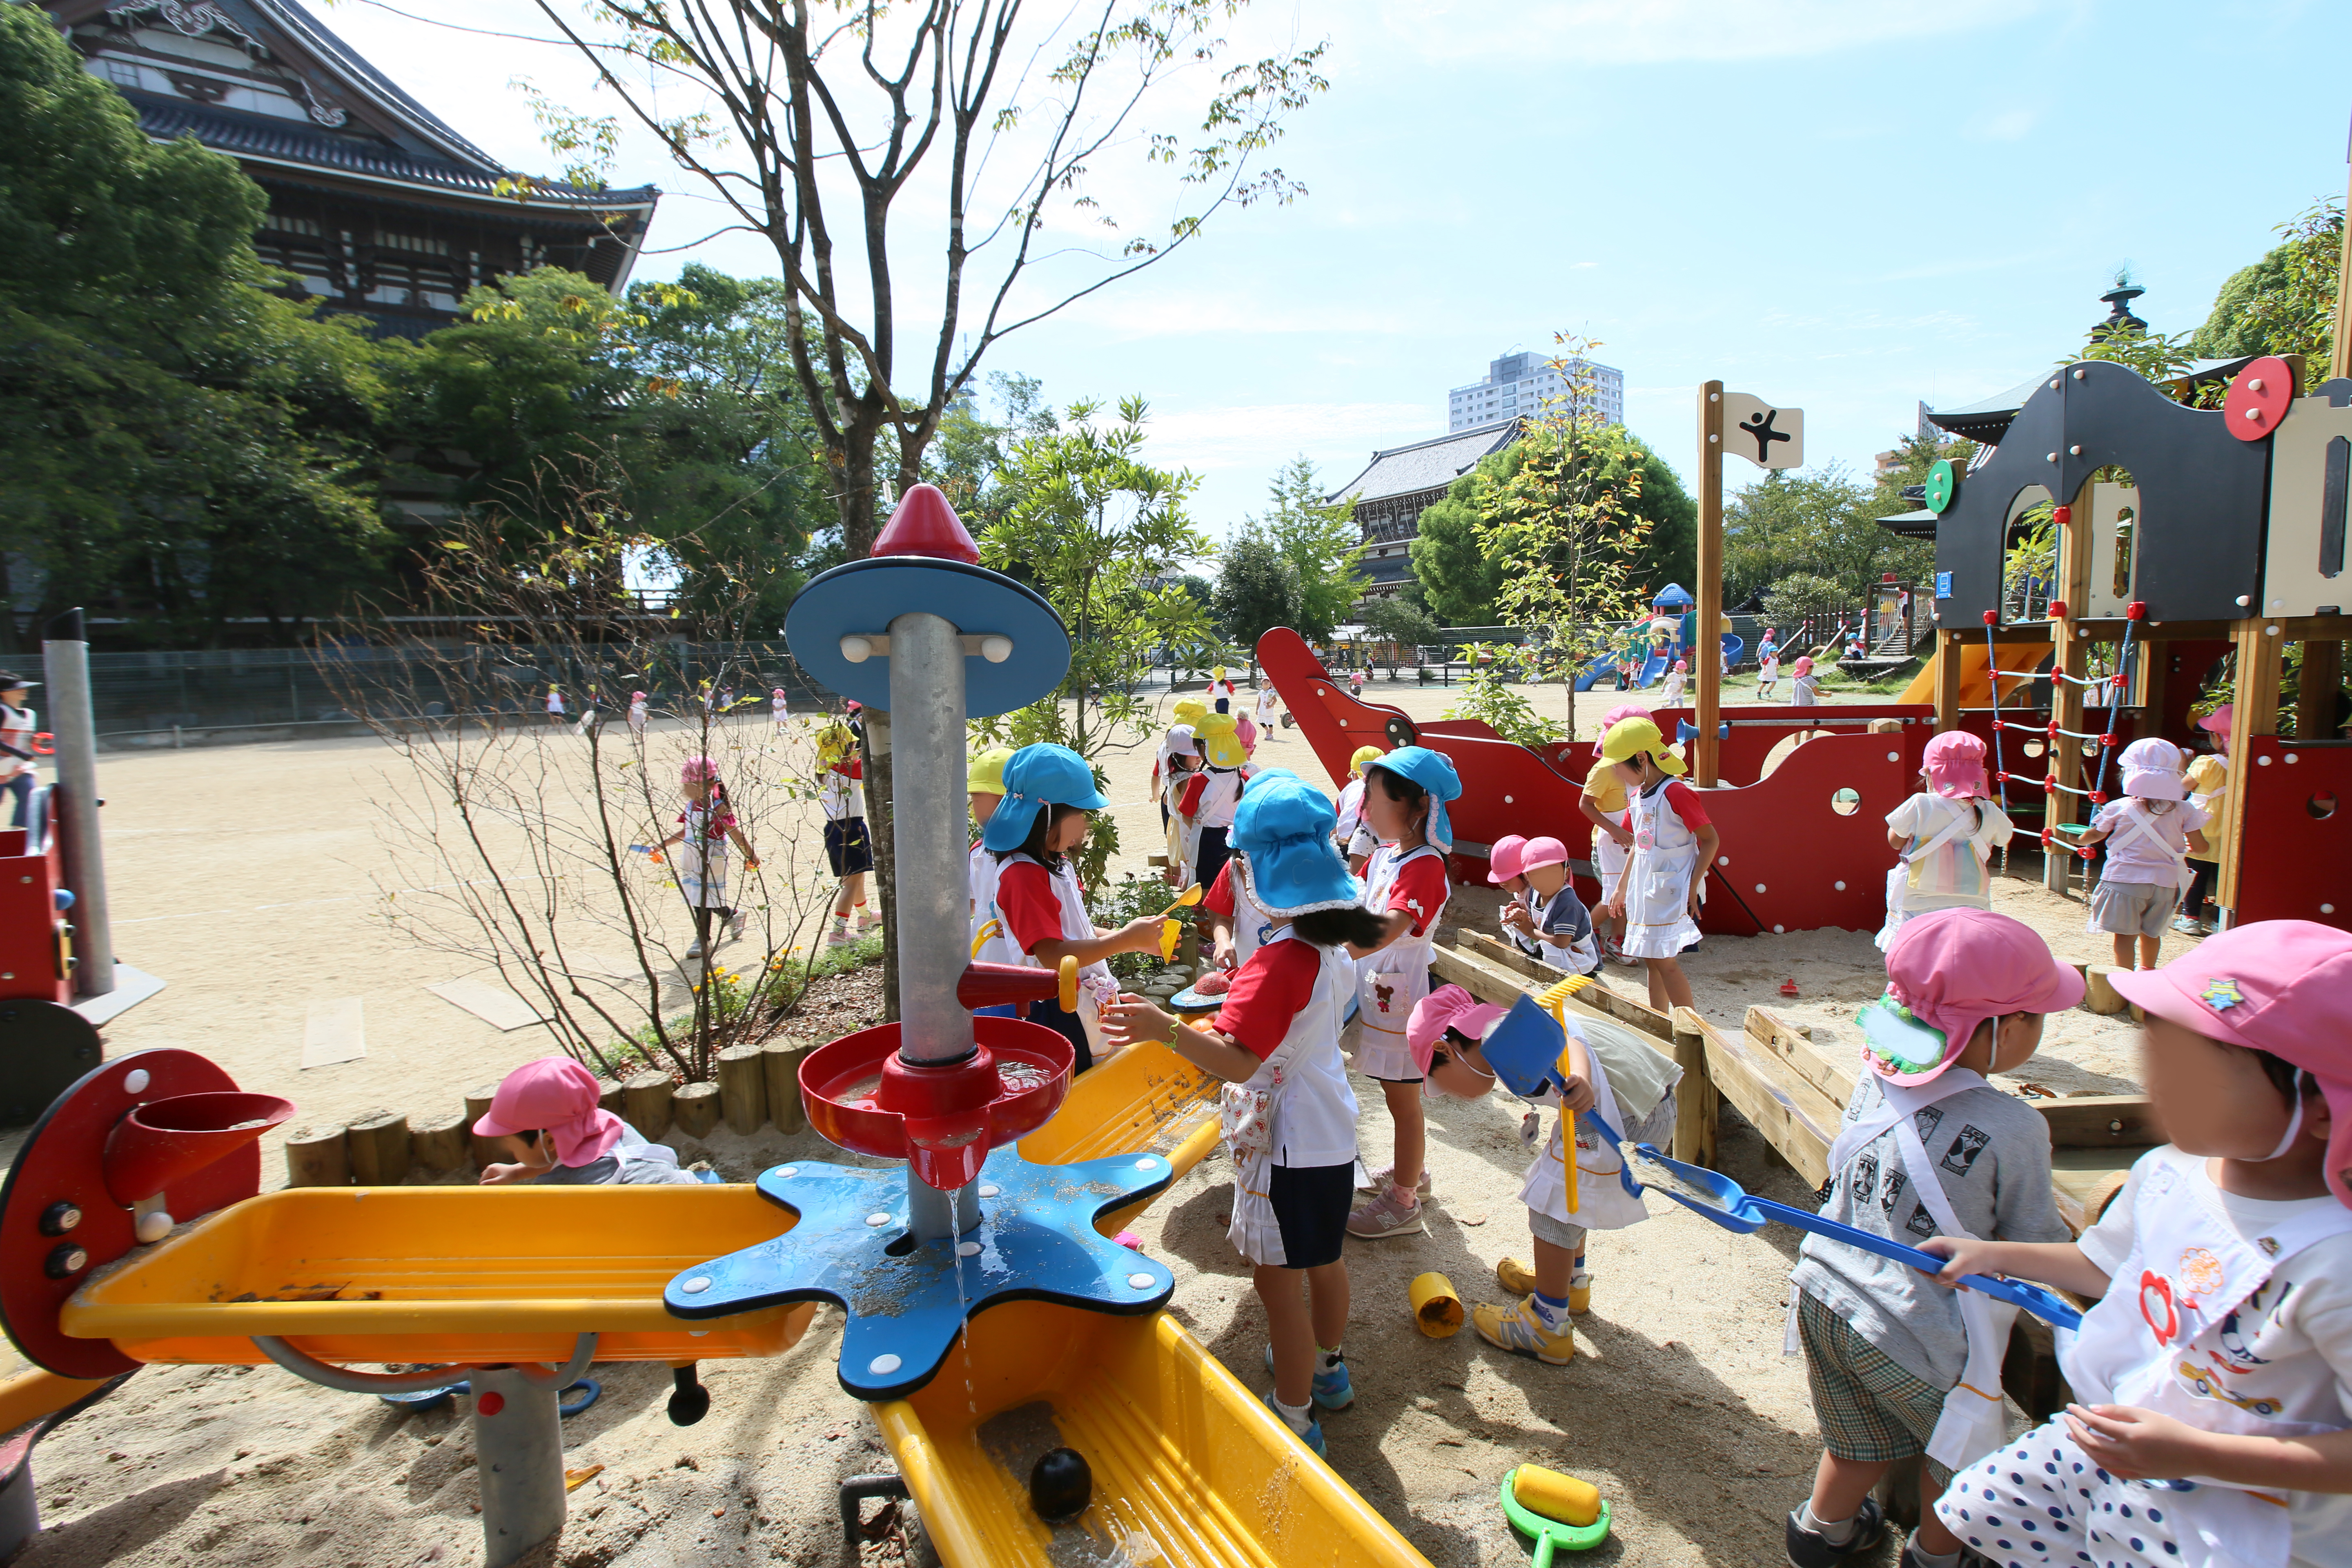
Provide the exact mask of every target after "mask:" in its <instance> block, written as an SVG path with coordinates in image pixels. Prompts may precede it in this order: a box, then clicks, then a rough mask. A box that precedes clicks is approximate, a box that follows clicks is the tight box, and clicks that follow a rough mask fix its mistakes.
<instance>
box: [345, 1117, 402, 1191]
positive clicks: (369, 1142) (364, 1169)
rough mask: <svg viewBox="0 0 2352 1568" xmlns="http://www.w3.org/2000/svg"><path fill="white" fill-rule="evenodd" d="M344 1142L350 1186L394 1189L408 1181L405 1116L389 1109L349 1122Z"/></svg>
mask: <svg viewBox="0 0 2352 1568" xmlns="http://www.w3.org/2000/svg"><path fill="white" fill-rule="evenodd" d="M345 1142H346V1145H347V1146H348V1148H349V1149H350V1152H351V1161H352V1185H353V1186H360V1187H395V1186H398V1185H399V1184H401V1183H402V1182H404V1181H405V1180H407V1178H408V1118H407V1117H405V1116H401V1115H398V1114H396V1113H394V1112H393V1111H389V1110H379V1111H377V1112H375V1114H373V1116H362V1117H361V1118H360V1119H359V1120H358V1121H354V1122H352V1125H351V1129H350V1131H349V1133H348V1134H347V1136H346V1139H345Z"/></svg>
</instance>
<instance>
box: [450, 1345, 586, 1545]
mask: <svg viewBox="0 0 2352 1568" xmlns="http://www.w3.org/2000/svg"><path fill="white" fill-rule="evenodd" d="M467 1381H468V1382H470V1383H471V1384H472V1385H473V1393H474V1468H475V1472H476V1474H477V1475H478V1477H479V1478H480V1481H481V1489H482V1562H483V1564H484V1568H507V1564H509V1563H517V1562H520V1560H521V1559H522V1558H523V1557H524V1556H525V1555H526V1554H527V1553H528V1552H530V1549H531V1548H532V1547H534V1546H537V1545H538V1544H539V1543H540V1542H543V1541H545V1540H547V1539H548V1538H549V1537H550V1536H551V1535H553V1534H555V1532H556V1531H560V1530H562V1528H563V1419H562V1416H561V1415H559V1414H558V1413H557V1410H556V1402H557V1400H558V1399H560V1398H561V1397H562V1394H561V1393H560V1391H559V1390H557V1389H554V1388H550V1387H546V1386H542V1385H541V1384H536V1383H534V1382H533V1381H532V1380H531V1379H530V1378H529V1377H527V1376H526V1375H525V1374H524V1373H523V1371H522V1369H520V1368H519V1367H511V1366H486V1367H478V1368H477V1369H475V1370H474V1371H473V1372H471V1373H468V1374H467Z"/></svg>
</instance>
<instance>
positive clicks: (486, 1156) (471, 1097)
mask: <svg viewBox="0 0 2352 1568" xmlns="http://www.w3.org/2000/svg"><path fill="white" fill-rule="evenodd" d="M498 1092H499V1086H498V1085H497V1084H494V1083H485V1084H480V1085H478V1086H476V1087H475V1088H472V1089H467V1091H466V1148H467V1152H470V1153H471V1154H472V1155H473V1156H474V1169H476V1170H478V1171H487V1170H488V1169H489V1168H490V1167H491V1166H492V1165H494V1164H498V1163H502V1162H504V1155H503V1154H502V1153H501V1152H499V1146H498V1145H497V1144H495V1143H493V1142H490V1141H489V1140H488V1139H487V1138H485V1137H483V1136H482V1135H481V1134H480V1133H478V1132H476V1131H474V1123H475V1122H477V1121H480V1120H481V1119H482V1118H483V1117H485V1116H488V1114H489V1113H490V1101H491V1100H495V1099H497V1098H498ZM508 1163H510V1162H508Z"/></svg>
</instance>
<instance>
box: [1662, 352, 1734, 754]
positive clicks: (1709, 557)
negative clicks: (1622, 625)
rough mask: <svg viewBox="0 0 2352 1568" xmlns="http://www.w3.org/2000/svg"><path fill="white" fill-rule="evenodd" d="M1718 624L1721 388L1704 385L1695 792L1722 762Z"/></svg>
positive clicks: (1694, 658) (1694, 650)
mask: <svg viewBox="0 0 2352 1568" xmlns="http://www.w3.org/2000/svg"><path fill="white" fill-rule="evenodd" d="M1722 619H1723V383H1721V382H1719V381H1710V382H1708V383H1707V384H1706V385H1704V386H1702V387H1700V388H1699V395H1698V610H1697V616H1696V623H1695V624H1696V627H1697V630H1696V633H1695V634H1694V635H1693V637H1692V639H1691V640H1692V647H1691V649H1690V658H1691V673H1692V674H1693V675H1695V676H1696V677H1697V678H1698V703H1697V708H1698V713H1697V723H1698V739H1697V741H1696V742H1695V743H1694V745H1693V746H1692V749H1691V762H1692V768H1691V771H1692V773H1694V774H1696V784H1698V787H1699V788H1701V789H1710V788H1713V787H1714V785H1715V782H1716V779H1717V775H1718V770H1719V768H1720V766H1721V763H1722V759H1723V740H1722V737H1721V735H1720V734H1719V733H1718V731H1719V730H1720V729H1721V727H1722V716H1723V653H1722V634H1721V633H1720V632H1718V631H1717V629H1716V626H1717V623H1718V622H1720V621H1721V620H1722ZM1702 647H1704V648H1705V649H1706V652H1705V654H1704V656H1702V654H1701V651H1700V650H1701V648H1702ZM1673 738H1674V737H1672V736H1671V735H1670V736H1668V737H1667V739H1668V740H1672V739H1673Z"/></svg>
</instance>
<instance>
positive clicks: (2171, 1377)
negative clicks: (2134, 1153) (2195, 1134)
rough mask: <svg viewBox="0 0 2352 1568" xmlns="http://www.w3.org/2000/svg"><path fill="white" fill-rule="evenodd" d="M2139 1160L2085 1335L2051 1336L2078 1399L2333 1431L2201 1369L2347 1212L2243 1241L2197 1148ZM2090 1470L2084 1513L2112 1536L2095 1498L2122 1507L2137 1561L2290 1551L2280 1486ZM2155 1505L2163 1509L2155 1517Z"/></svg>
mask: <svg viewBox="0 0 2352 1568" xmlns="http://www.w3.org/2000/svg"><path fill="white" fill-rule="evenodd" d="M2147 1160H2148V1161H2149V1162H2150V1168H2149V1169H2148V1171H2147V1173H2145V1174H2144V1175H2143V1176H2142V1177H2141V1180H2140V1184H2139V1194H2138V1196H2137V1199H2136V1200H2135V1201H2134V1203H2133V1205H2132V1250H2131V1252H2130V1254H2129V1256H2127V1257H2126V1258H2125V1259H2124V1260H2123V1262H2122V1264H2121V1265H2120V1266H2118V1267H2117V1268H2116V1271H2115V1274H2114V1276H2113V1283H2111V1284H2110V1285H2109V1286H2108V1288H2107V1293H2106V1295H2105V1297H2103V1298H2102V1299H2101V1300H2099V1302H2098V1303H2097V1305H2095V1306H2094V1307H2093V1308H2092V1309H2091V1310H2090V1311H2089V1312H2088V1313H2086V1314H2084V1319H2083V1326H2082V1328H2081V1330H2080V1331H2077V1332H2075V1333H2073V1334H2061V1335H2060V1336H2059V1340H2058V1363H2059V1366H2060V1367H2061V1368H2062V1369H2063V1371H2064V1372H2065V1373H2066V1380H2067V1382H2068V1383H2070V1384H2073V1385H2074V1397H2075V1400H2076V1401H2077V1402H2078V1403H2080V1404H2084V1405H2134V1406H2137V1408H2139V1409H2142V1410H2154V1411H2157V1412H2158V1413H2160V1414H2162V1415H2169V1416H2172V1417H2173V1418H2174V1419H2176V1420H2179V1421H2183V1422H2186V1423H2187V1424H2189V1426H2195V1427H2198V1428H2200V1430H2202V1431H2207V1432H2223V1433H2230V1434H2233V1435H2240V1436H2258V1437H2299V1436H2310V1435H2312V1434H2314V1433H2318V1432H2325V1431H2329V1430H2331V1429H2332V1428H2329V1427H2326V1426H2318V1425H2315V1424H2314V1423H2311V1422H2305V1421H2282V1420H2278V1419H2274V1418H2273V1416H2272V1415H2267V1414H2265V1413H2264V1405H2265V1402H2264V1401H2262V1400H2246V1401H2242V1402H2239V1401H2233V1400H2231V1398H2230V1397H2229V1396H2228V1394H2229V1391H2228V1389H2227V1388H2226V1386H2223V1384H2222V1379H2221V1377H2220V1376H2218V1375H2216V1374H2215V1373H2213V1372H2212V1371H2210V1370H2209V1369H2210V1368H2212V1367H2215V1366H2221V1367H2223V1368H2226V1367H2227V1365H2228V1364H2229V1363H2228V1358H2227V1354H2226V1351H2227V1347H2226V1345H2225V1343H2224V1339H2225V1336H2230V1335H2233V1334H2234V1332H2235V1331H2236V1328H2237V1321H2236V1317H2235V1314H2236V1311H2237V1309H2238V1307H2239V1306H2240V1305H2241V1304H2242V1302H2244V1301H2245V1300H2246V1299H2247V1298H2248V1297H2250V1296H2252V1295H2253V1294H2254V1293H2255V1292H2256V1291H2257V1290H2260V1289H2262V1288H2263V1285H2265V1284H2266V1283H2268V1282H2269V1280H2270V1278H2271V1276H2272V1275H2273V1273H2274V1272H2275V1271H2276V1270H2277V1269H2278V1268H2279V1266H2280V1265H2282V1264H2284V1262H2286V1260H2287V1259H2288V1258H2293V1257H2294V1255H2295V1254H2297V1253H2299V1252H2301V1251H2303V1250H2304V1249H2305V1247H2309V1246H2311V1245H2312V1244H2313V1243H2315V1242H2317V1241H2322V1240H2325V1239H2326V1238H2327V1237H2333V1236H2341V1235H2343V1234H2345V1233H2346V1232H2347V1231H2352V1210H2347V1209H2346V1208H2344V1207H2343V1206H2342V1205H2337V1204H2330V1205H2326V1207H2325V1208H2318V1207H2315V1208H2314V1209H2313V1210H2312V1211H2311V1212H2310V1213H2308V1214H2306V1215H2297V1216H2295V1217H2294V1218H2292V1219H2287V1220H2284V1221H2281V1222H2280V1223H2278V1224H2276V1225H2273V1226H2270V1227H2269V1228H2268V1230H2267V1231H2266V1233H2265V1234H2264V1235H2263V1237H2260V1238H2259V1241H2258V1242H2249V1241H2247V1240H2246V1239H2245V1238H2244V1237H2241V1236H2240V1235H2239V1234H2238V1232H2237V1229H2236V1227H2235V1226H2232V1225H2231V1223H2230V1219H2229V1216H2228V1215H2225V1214H2224V1213H2223V1212H2222V1211H2221V1206H2220V1204H2219V1202H2218V1201H2217V1194H2215V1193H2214V1192H2213V1190H2212V1186H2211V1184H2210V1183H2209V1182H2206V1181H2204V1180H2201V1179H2200V1177H2199V1173H2198V1171H2197V1166H2198V1165H2199V1164H2200V1163H2201V1162H2200V1158H2199V1157H2198V1156H2196V1155H2193V1154H2184V1153H2182V1152H2180V1151H2179V1150H2178V1149H2174V1148H2171V1147H2165V1148H2161V1149H2158V1150H2156V1151H2155V1152H2152V1153H2150V1154H2148V1155H2147ZM2063 1430H2064V1429H2063V1427H2061V1428H2059V1429H2058V1431H2059V1433H2060V1434H2061V1435H2063ZM2037 1436H2039V1435H2038V1434H2037ZM2067 1447H2074V1445H2073V1444H2072V1443H2071V1442H2068V1443H2067ZM2078 1451H2079V1450H2078ZM2096 1477H2097V1471H2096V1469H2095V1468H2091V1467H2089V1466H2088V1465H2087V1464H2086V1467H2085V1468H2084V1471H2083V1474H2082V1477H2081V1478H2080V1479H2079V1480H2078V1483H2077V1484H2078V1485H2082V1486H2087V1487H2089V1488H2090V1490H2091V1497H2090V1499H2089V1500H2088V1501H2087V1503H2085V1504H2084V1509H2085V1511H2087V1510H2088V1509H2090V1508H2098V1509H2099V1510H2100V1512H2099V1518H2098V1520H2096V1521H2095V1522H2096V1523H2097V1524H2098V1525H2099V1527H2100V1528H2101V1529H2102V1530H2103V1531H2105V1532H2106V1533H2108V1534H2109V1535H2111V1536H2112V1535H2113V1534H2114V1533H2115V1530H2114V1523H2113V1521H2112V1520H2111V1519H2110V1518H2109V1517H2108V1516H2107V1514H2106V1512H2105V1508H2104V1506H2103V1505H2105V1504H2106V1503H2110V1502H2112V1503H2114V1504H2115V1505H2116V1509H2117V1510H2118V1511H2120V1510H2122V1509H2123V1508H2124V1507H2126V1505H2128V1506H2129V1507H2130V1508H2131V1509H2132V1510H2133V1512H2134V1514H2135V1515H2136V1516H2137V1523H2139V1524H2140V1525H2141V1526H2143V1527H2144V1528H2143V1529H2142V1530H2141V1531H2140V1533H2141V1539H2142V1540H2143V1541H2147V1550H2146V1552H2145V1555H2144V1556H2142V1557H2141V1558H2140V1561H2143V1562H2149V1563H2155V1562H2163V1563H2181V1564H2184V1565H2185V1568H2284V1564H2285V1563H2286V1562H2287V1560H2288V1558H2289V1556H2290V1555H2291V1554H2292V1552H2293V1548H2294V1523H2293V1520H2292V1517H2291V1515H2290V1513H2289V1511H2288V1509H2289V1500H2288V1498H2287V1495H2286V1493H2285V1491H2284V1489H2267V1488H2254V1487H2244V1486H2237V1485H2233V1484H2231V1483H2230V1482H2227V1481H2214V1480H2202V1479H2199V1480H2168V1481H2126V1480H2120V1479H2112V1478H2111V1479H2107V1480H2105V1481H2101V1480H2099V1479H2096ZM1957 1484H1958V1483H1957V1482H1955V1486H1956V1487H1957ZM2151 1504H2153V1505H2154V1506H2155V1508H2156V1509H2157V1510H2158V1511H2159V1512H2160V1513H2161V1514H2162V1518H2161V1519H2159V1520H2156V1521H2154V1522H2153V1523H2150V1522H2148V1521H2149V1517H2150V1516H2149V1514H2148V1507H2149V1505H2151ZM2160 1532H2168V1537H2169V1540H2170V1542H2171V1543H2172V1544H2174V1545H2176V1546H2178V1547H2179V1552H2178V1554H2177V1555H2176V1554H2175V1553H2173V1552H2166V1551H2164V1549H2163V1546H2162V1544H2160V1543H2159V1542H2158V1540H2156V1539H2151V1538H2152V1537H2157V1536H2158V1535H2159V1533H2160ZM2119 1544H2121V1543H2120V1542H2112V1541H2111V1542H2105V1543H2103V1546H2104V1547H2105V1550H2106V1551H2107V1552H2110V1553H2111V1554H2113V1555H2116V1557H2117V1559H2118V1560H2119V1561H2120V1560H2121V1558H2122V1557H2123V1556H2125V1555H2127V1554H2126V1553H2121V1552H2115V1551H2114V1549H2115V1547H2116V1546H2117V1545H2119Z"/></svg>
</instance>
